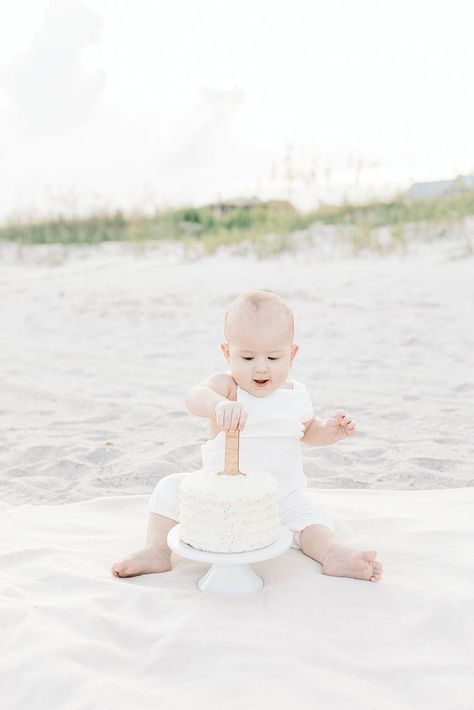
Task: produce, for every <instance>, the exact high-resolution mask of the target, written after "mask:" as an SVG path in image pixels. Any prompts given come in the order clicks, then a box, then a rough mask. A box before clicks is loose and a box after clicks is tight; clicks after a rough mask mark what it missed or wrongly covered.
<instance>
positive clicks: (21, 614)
mask: <svg viewBox="0 0 474 710" xmlns="http://www.w3.org/2000/svg"><path fill="white" fill-rule="evenodd" d="M310 494H311V495H314V497H315V499H317V500H318V502H319V504H321V505H322V506H324V507H325V508H326V509H327V510H328V511H330V512H331V513H333V514H334V515H335V516H336V518H337V520H338V523H339V532H340V535H341V538H343V539H345V540H347V541H348V542H351V543H352V544H354V545H360V546H362V547H364V548H366V549H376V550H377V551H378V555H379V558H380V560H381V561H382V562H383V563H384V566H385V574H384V578H383V581H381V582H379V583H378V584H374V583H369V582H364V581H358V580H353V579H345V578H335V577H327V576H324V575H322V574H321V567H320V565H318V563H316V562H315V561H314V560H312V559H311V558H309V557H306V556H305V555H304V554H303V553H302V552H301V551H298V550H294V549H290V550H288V551H287V552H286V553H284V554H283V555H281V556H280V557H278V558H275V559H272V560H268V561H266V562H262V563H260V564H255V565H253V568H254V569H255V571H256V572H257V573H258V574H260V575H261V576H262V577H263V579H264V581H265V586H264V588H263V589H262V590H260V591H258V592H254V593H252V594H249V595H244V596H239V597H229V596H220V595H216V594H209V593H204V592H200V591H199V590H198V589H197V587H196V582H197V580H198V579H199V577H200V576H202V575H203V573H204V572H205V571H206V570H207V569H208V566H207V565H205V564H202V563H196V562H191V561H189V560H185V559H183V558H181V557H178V556H177V555H175V554H174V553H173V566H174V568H173V570H172V571H171V572H168V573H165V574H151V575H142V576H139V577H133V578H128V579H118V578H115V577H113V576H112V575H111V573H110V567H111V565H112V563H113V562H115V561H118V560H119V559H121V558H122V557H124V556H126V555H128V554H130V553H131V552H133V551H135V550H136V549H139V548H140V547H141V546H142V545H143V542H144V539H145V531H146V523H147V512H146V505H147V501H148V496H126V497H116V498H98V499H95V500H90V501H85V502H81V503H72V504H66V505H58V506H52V505H48V506H47V505H40V506H35V505H22V506H18V507H16V506H10V505H5V504H2V505H1V507H0V512H1V515H0V574H1V597H0V603H1V617H0V634H1V635H0V648H1V668H0V673H1V684H0V694H1V697H0V707H1V708H2V710H13V709H14V710H42V709H43V708H44V709H45V710H89V709H90V710H96V709H97V710H109V708H110V710H112V709H113V710H120V709H121V708H137V710H148V708H150V710H151V709H153V710H158V709H161V708H162V709H163V710H174V709H176V710H178V709H179V710H184V709H186V710H187V709H191V710H201V708H202V709H203V710H204V708H206V709H211V710H213V709H214V708H216V710H217V708H224V709H234V708H235V709H236V710H237V708H238V709H239V710H241V708H250V709H251V710H254V709H255V710H257V708H258V710H266V709H267V708H268V709H269V710H270V709H271V710H280V708H281V709H282V710H283V708H284V709H285V710H290V709H291V708H295V709H297V710H300V709H303V710H306V709H308V710H309V709H311V710H314V708H322V709H323V710H332V709H333V708H341V709H344V710H345V709H347V710H355V709H358V708H374V709H377V710H393V709H395V708H396V709H399V710H408V709H411V708H416V709H417V710H418V708H420V709H421V708H427V709H428V708H429V710H436V709H438V708H439V710H455V709H458V708H459V709H461V708H462V709H463V710H464V709H466V710H467V709H468V708H469V709H472V708H473V707H474V691H473V680H472V678H473V675H474V674H473V668H474V667H473V658H474V644H473V631H474V629H473V601H474V600H473V591H474V584H473V582H474V572H473V567H474V563H473V550H474V546H473V531H474V516H473V503H474V489H473V488H464V489H450V490H424V491H388V490H339V489H338V490H321V491H315V490H311V491H310Z"/></svg>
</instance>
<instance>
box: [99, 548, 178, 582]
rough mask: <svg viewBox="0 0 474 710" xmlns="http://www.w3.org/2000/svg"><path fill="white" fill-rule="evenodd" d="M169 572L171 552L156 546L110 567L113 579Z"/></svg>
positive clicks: (144, 549)
mask: <svg viewBox="0 0 474 710" xmlns="http://www.w3.org/2000/svg"><path fill="white" fill-rule="evenodd" d="M170 570H171V551H170V550H169V551H167V550H166V549H163V547H159V546H158V545H156V544H150V545H147V546H146V547H144V548H143V550H139V551H138V552H135V554H134V555H130V557H126V558H125V559H124V560H122V562H116V563H115V564H114V565H112V569H111V572H112V574H113V575H114V577H135V576H136V575H139V574H151V573H152V572H169V571H170Z"/></svg>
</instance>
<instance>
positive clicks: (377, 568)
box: [370, 560, 383, 582]
mask: <svg viewBox="0 0 474 710" xmlns="http://www.w3.org/2000/svg"><path fill="white" fill-rule="evenodd" d="M372 570H373V573H372V576H371V578H370V581H371V582H378V581H379V579H381V577H382V572H383V566H382V563H381V562H379V561H378V560H374V561H373V562H372Z"/></svg>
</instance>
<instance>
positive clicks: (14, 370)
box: [0, 244, 474, 710]
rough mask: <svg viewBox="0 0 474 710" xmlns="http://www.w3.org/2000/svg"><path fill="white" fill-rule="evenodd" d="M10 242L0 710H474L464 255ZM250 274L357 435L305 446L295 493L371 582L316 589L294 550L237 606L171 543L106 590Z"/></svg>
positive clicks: (5, 254) (301, 376)
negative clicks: (162, 561) (248, 252)
mask: <svg viewBox="0 0 474 710" xmlns="http://www.w3.org/2000/svg"><path fill="white" fill-rule="evenodd" d="M0 256H1V257H2V260H1V264H2V266H1V268H0V303H1V308H2V318H1V319H0V338H1V343H2V348H1V349H0V367H1V373H2V383H3V387H2V399H1V404H0V411H1V422H2V425H1V433H2V436H1V447H0V486H1V498H2V501H3V502H2V503H1V504H0V624H1V631H2V633H1V640H0V647H1V649H2V659H3V660H2V664H1V665H2V668H1V670H0V701H1V702H0V706H1V707H2V710H24V708H30V707H31V708H33V707H34V708H35V710H43V708H44V710H76V709H77V710H79V709H82V708H84V709H85V708H96V707H97V708H100V709H101V710H109V708H110V709H112V708H113V709H114V710H118V709H119V710H121V709H122V708H124V709H125V708H130V707H138V708H140V710H148V708H150V710H151V708H156V707H160V706H161V707H163V708H166V710H175V708H176V710H181V708H192V709H193V710H201V709H202V710H204V708H206V710H214V708H215V709H216V710H217V708H225V710H233V709H234V708H236V709H237V708H241V707H242V706H245V707H248V708H250V710H257V708H258V710H266V709H267V708H272V710H283V708H285V710H286V709H287V708H288V707H292V706H294V707H298V708H302V709H303V710H310V709H311V710H313V708H315V707H322V708H331V709H332V708H334V709H337V710H339V709H340V710H348V709H349V708H350V710H353V709H356V708H359V707H364V708H373V709H374V710H379V709H380V708H384V709H387V710H392V709H393V710H411V709H413V710H415V709H416V710H420V709H424V708H426V709H427V710H428V708H429V710H448V709H449V710H468V709H469V710H470V709H471V708H472V707H473V706H474V689H473V684H472V672H471V664H472V656H473V651H474V648H473V638H474V624H473V615H472V609H471V607H472V591H473V589H474V569H473V567H474V566H473V561H472V560H473V557H472V546H473V541H474V527H473V516H472V506H473V503H474V486H473V484H474V475H473V467H472V459H473V453H474V445H473V443H472V436H471V428H472V420H473V417H472V414H473V406H472V401H473V392H474V383H473V381H472V353H473V352H474V332H473V329H472V303H473V291H474V286H473V283H474V280H473V279H472V273H473V268H472V266H473V264H472V258H471V259H469V258H465V259H458V258H455V256H454V255H453V254H452V253H451V252H450V249H449V247H446V245H444V246H443V245H430V244H424V245H419V247H418V248H416V249H413V250H412V251H411V253H409V254H408V255H404V256H403V255H392V256H384V257H378V256H374V255H363V256H360V257H358V258H337V259H335V258H331V257H330V256H327V255H324V254H320V253H318V252H315V253H310V254H307V253H304V252H299V253H295V254H284V255H281V256H278V257H275V258H271V259H268V260H265V261H260V260H258V259H256V258H253V257H250V256H247V257H236V256H231V255H229V254H227V253H220V254H217V255H215V256H211V257H206V258H203V259H200V258H198V259H195V260H189V259H188V260H187V259H186V258H185V257H184V256H183V253H182V251H181V250H180V248H179V247H176V246H171V245H165V246H160V247H156V248H142V249H138V248H136V247H133V246H126V245H117V244H106V245H102V246H101V247H94V248H88V249H85V248H82V249H81V248H73V249H69V250H65V249H63V248H59V247H58V248H56V247H44V248H43V247H29V248H23V249H21V250H20V251H18V250H16V249H14V248H10V247H2V249H0ZM254 288H265V289H270V290H274V291H275V292H276V293H278V294H280V295H281V296H282V297H283V298H284V299H285V300H286V301H287V302H288V304H289V305H290V306H291V307H292V308H293V310H294V312H295V317H296V337H295V342H297V343H298V344H299V345H300V348H301V351H300V352H299V354H298V356H297V358H296V360H295V364H294V366H293V368H292V372H291V375H292V377H294V378H295V379H297V380H300V381H302V382H304V383H305V384H306V386H307V387H308V390H309V392H310V395H311V397H312V400H313V403H314V407H315V414H316V415H317V416H318V417H321V418H323V419H325V418H326V417H329V416H330V415H332V414H333V413H334V412H335V411H336V410H337V409H338V408H341V407H342V408H345V409H346V410H347V411H348V412H350V413H351V415H352V416H353V418H354V419H355V420H356V422H357V424H358V433H357V436H355V437H352V438H351V439H349V440H346V441H344V442H342V443H340V444H338V445H337V446H335V447H327V448H319V449H309V448H304V450H303V456H304V465H305V470H306V473H307V476H308V485H309V488H310V490H309V493H308V494H309V495H311V496H312V497H313V498H314V500H315V501H318V503H319V504H320V505H321V507H323V508H325V509H327V510H328V511H329V512H331V513H332V514H334V515H335V517H336V519H337V525H338V530H339V533H340V535H341V536H342V537H343V538H344V539H346V540H347V541H350V542H352V543H353V544H356V545H360V546H362V547H363V548H365V549H377V551H378V554H379V558H380V559H381V560H382V562H383V563H384V569H385V573H384V577H383V579H382V581H381V582H379V583H378V584H371V583H369V582H364V581H360V580H353V579H341V578H330V577H325V576H324V575H322V574H321V568H320V565H318V564H317V563H316V562H314V561H313V560H312V559H310V558H309V557H306V556H305V555H304V554H303V553H302V552H301V551H297V550H294V549H291V550H288V551H287V552H286V553H285V554H284V555H282V556H280V557H278V558H275V559H274V560H268V561H266V562H262V563H260V564H258V565H254V569H255V570H256V571H257V573H258V574H260V575H261V576H262V577H263V578H264V580H265V586H264V588H263V589H262V590H261V591H259V592H255V593H253V594H251V595H248V596H243V597H239V598H235V597H225V596H220V595H215V594H206V593H202V592H199V591H198V590H197V587H196V583H197V580H198V579H199V577H200V576H202V575H203V574H204V572H205V571H206V569H207V566H206V565H203V564H200V563H194V562H191V561H190V560H185V559H183V558H180V557H179V556H177V555H176V554H175V553H173V570H172V571H171V572H168V573H165V574H161V575H157V574H153V575H142V576H139V577H135V578H128V579H117V578H115V577H113V576H112V575H111V574H110V566H111V564H112V563H113V562H115V561H117V560H118V559H121V558H122V557H123V556H124V555H126V554H129V553H130V552H132V551H134V550H135V549H137V548H139V547H141V546H142V544H143V542H144V538H145V531H146V524H147V512H146V507H147V501H148V497H149V495H150V493H151V492H152V490H153V488H154V486H155V485H156V483H157V481H158V480H159V479H160V478H161V477H163V476H166V475H168V474H170V473H174V472H178V471H193V470H195V469H197V468H199V467H200V463H201V459H200V448H199V447H200V444H202V443H203V442H204V441H205V440H206V437H207V430H206V423H205V421H204V420H201V419H198V418H196V417H193V416H191V415H190V414H189V413H188V412H187V411H186V408H185V404H184V399H185V396H186V393H187V391H188V389H189V388H190V387H191V386H192V385H193V384H195V383H197V382H199V381H202V380H203V379H205V378H206V377H207V376H208V375H209V374H210V373H212V372H214V371H218V370H225V369H226V367H225V361H224V359H223V357H222V355H221V353H220V351H219V343H220V341H221V340H222V337H223V333H222V330H223V315H224V311H225V309H226V307H227V305H228V304H229V303H230V301H231V300H232V298H233V297H234V296H236V295H237V294H238V293H239V292H240V291H243V290H247V289H254ZM318 489H320V490H318ZM354 489H358V490H354ZM447 489H449V490H447Z"/></svg>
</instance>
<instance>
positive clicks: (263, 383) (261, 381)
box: [254, 379, 270, 385]
mask: <svg viewBox="0 0 474 710" xmlns="http://www.w3.org/2000/svg"><path fill="white" fill-rule="evenodd" d="M254 382H255V384H256V385H266V384H267V382H270V380H269V379H266V380H254Z"/></svg>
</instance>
